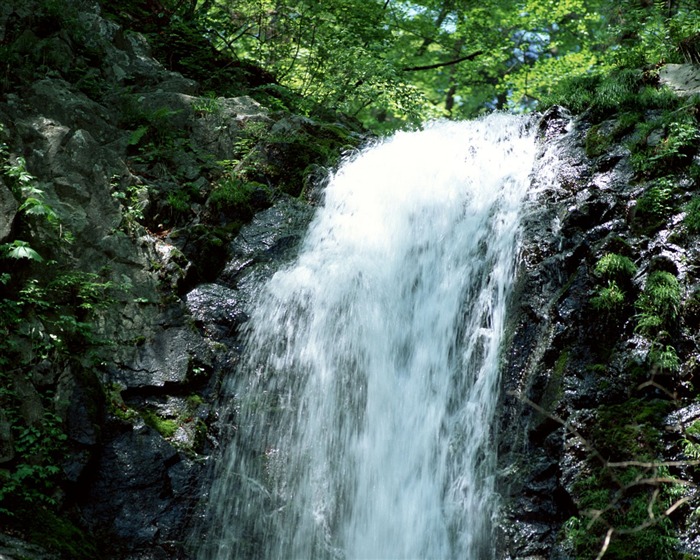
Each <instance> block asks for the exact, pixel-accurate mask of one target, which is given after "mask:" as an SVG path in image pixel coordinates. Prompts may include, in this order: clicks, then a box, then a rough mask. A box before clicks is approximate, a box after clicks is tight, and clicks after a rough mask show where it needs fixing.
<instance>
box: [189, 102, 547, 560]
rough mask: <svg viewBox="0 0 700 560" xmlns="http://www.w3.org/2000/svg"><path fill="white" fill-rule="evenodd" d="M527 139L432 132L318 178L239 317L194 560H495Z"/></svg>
mask: <svg viewBox="0 0 700 560" xmlns="http://www.w3.org/2000/svg"><path fill="white" fill-rule="evenodd" d="M531 128H533V127H531V126H529V124H528V120H527V119H524V118H520V117H513V116H508V115H501V114H495V115H491V116H489V117H486V118H483V119H480V120H477V121H473V122H465V123H436V124H432V125H429V126H427V127H426V129H425V130H422V131H419V132H402V133H398V134H396V135H395V136H393V137H392V138H389V139H387V140H385V141H382V142H380V143H377V145H375V146H372V147H370V148H368V149H366V150H365V151H363V152H362V153H360V154H358V155H357V156H355V157H353V158H351V159H350V160H349V161H347V162H345V164H344V165H342V166H341V167H340V168H339V170H338V171H337V172H336V173H335V174H334V175H333V177H331V180H330V183H329V185H328V187H327V189H326V191H325V201H324V205H323V207H321V208H319V210H318V212H317V214H316V216H315V218H314V220H313V222H312V223H311V225H310V228H309V231H308V234H307V236H306V239H305V241H304V243H303V246H302V247H301V250H300V254H299V256H298V258H297V260H296V261H295V262H294V263H293V264H292V265H290V266H288V267H287V268H285V269H284V270H282V271H280V272H278V273H277V274H275V275H274V276H273V277H272V279H271V280H270V281H269V282H268V283H267V284H266V285H265V286H264V287H263V288H261V293H260V296H259V298H258V301H257V303H256V305H255V307H254V309H253V310H252V311H251V318H250V320H249V322H248V324H247V327H248V332H247V338H246V343H245V351H244V353H245V360H244V365H243V366H242V367H240V368H238V369H237V371H235V372H233V373H232V378H231V380H230V387H229V391H230V395H231V396H230V403H229V405H230V410H229V415H228V417H227V418H228V420H227V422H228V423H229V428H230V431H231V442H230V443H229V445H228V447H227V449H226V450H225V452H224V453H223V454H222V456H221V457H220V458H219V463H218V470H217V473H216V476H215V481H214V483H213V486H212V488H211V491H210V494H209V511H208V513H207V521H206V523H207V528H206V530H203V531H201V534H200V543H199V546H198V548H199V558H200V559H201V560H213V559H216V560H224V559H233V558H235V559H248V558H250V559H253V558H256V559H257V558H261V559H280V560H287V559H300V560H311V559H339V560H340V559H343V560H362V559H368V560H369V559H378V560H379V559H381V560H385V559H432V558H435V559H452V558H454V559H485V558H490V557H492V555H493V544H492V542H491V536H492V535H491V533H492V522H493V516H494V515H495V513H496V511H497V503H498V499H497V496H496V494H495V489H494V468H495V448H494V447H495V446H494V439H495V433H494V413H495V406H496V402H497V399H498V387H499V360H500V345H501V341H502V338H503V331H504V321H505V309H506V302H507V299H508V295H509V290H510V286H511V284H512V282H513V275H514V267H515V260H516V254H517V240H518V231H519V214H520V210H521V206H522V205H523V200H524V198H525V194H526V191H527V187H528V183H529V174H530V171H531V169H532V165H533V160H534V156H535V142H534V139H533V134H532V131H531Z"/></svg>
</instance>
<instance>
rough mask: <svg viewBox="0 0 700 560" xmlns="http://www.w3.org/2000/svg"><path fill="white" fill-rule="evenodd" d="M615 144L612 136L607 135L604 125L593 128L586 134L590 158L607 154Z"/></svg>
mask: <svg viewBox="0 0 700 560" xmlns="http://www.w3.org/2000/svg"><path fill="white" fill-rule="evenodd" d="M612 144H613V138H612V137H611V135H610V134H606V133H605V132H604V131H603V129H602V125H600V124H598V125H595V126H592V127H591V128H590V129H589V130H588V133H587V134H586V144H585V147H586V155H587V156H588V157H589V158H595V157H598V156H601V155H603V154H604V153H605V152H607V151H608V150H609V149H610V147H611V146H612Z"/></svg>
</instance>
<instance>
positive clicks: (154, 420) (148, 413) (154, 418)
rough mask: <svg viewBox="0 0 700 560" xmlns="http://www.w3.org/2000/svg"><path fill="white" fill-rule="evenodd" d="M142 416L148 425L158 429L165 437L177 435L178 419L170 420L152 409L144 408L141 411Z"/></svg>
mask: <svg viewBox="0 0 700 560" xmlns="http://www.w3.org/2000/svg"><path fill="white" fill-rule="evenodd" d="M141 417H142V418H143V421H144V422H145V423H146V425H147V426H150V427H151V428H153V429H154V430H156V431H157V432H158V433H159V434H160V435H162V436H163V437H164V438H166V439H168V438H171V437H173V436H174V435H175V432H176V431H177V428H178V422H177V420H170V419H167V418H162V417H161V416H158V415H157V414H156V413H155V412H154V411H152V410H143V411H142V412H141Z"/></svg>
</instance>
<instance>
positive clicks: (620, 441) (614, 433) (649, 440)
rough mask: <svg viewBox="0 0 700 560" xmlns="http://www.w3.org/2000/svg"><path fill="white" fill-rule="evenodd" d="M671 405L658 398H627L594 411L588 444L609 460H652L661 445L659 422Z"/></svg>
mask: <svg viewBox="0 0 700 560" xmlns="http://www.w3.org/2000/svg"><path fill="white" fill-rule="evenodd" d="M670 406H671V404H670V403H669V402H668V401H665V400H661V399H653V400H644V399H638V398H634V399H629V400H628V401H626V402H624V403H621V404H616V405H604V406H601V407H599V408H598V409H597V410H596V420H597V421H596V424H595V426H594V427H593V429H592V430H591V443H592V445H593V446H594V447H595V448H596V449H597V450H598V452H599V453H600V454H601V455H602V456H603V457H606V458H609V459H611V460H620V461H624V460H630V459H635V460H644V459H650V460H653V459H655V458H656V457H657V455H658V452H659V451H660V446H661V445H662V441H661V433H660V432H659V430H658V429H657V428H656V426H658V425H660V424H661V421H662V420H663V416H664V414H666V413H667V412H668V410H669V408H670Z"/></svg>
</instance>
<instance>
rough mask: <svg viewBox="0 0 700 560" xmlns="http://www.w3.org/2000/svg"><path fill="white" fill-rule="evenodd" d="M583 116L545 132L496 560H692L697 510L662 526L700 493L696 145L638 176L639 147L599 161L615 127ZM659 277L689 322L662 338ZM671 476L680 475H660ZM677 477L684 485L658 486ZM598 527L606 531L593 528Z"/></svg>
mask: <svg viewBox="0 0 700 560" xmlns="http://www.w3.org/2000/svg"><path fill="white" fill-rule="evenodd" d="M648 115H649V118H654V117H655V115H654V114H653V113H648ZM586 117H587V115H584V116H583V118H577V119H573V118H572V117H571V116H570V115H568V114H567V113H566V111H564V110H562V109H560V108H557V107H555V108H553V109H551V110H550V111H548V113H547V114H545V115H544V117H543V119H542V121H541V124H540V134H541V140H542V141H543V142H542V147H541V153H540V157H539V163H538V169H537V170H536V172H535V174H534V177H535V178H536V179H535V184H534V185H533V191H532V198H533V200H532V204H531V205H529V206H528V207H526V208H525V209H524V221H525V225H524V232H525V233H524V244H523V248H522V261H521V266H520V270H519V285H518V289H517V295H516V297H515V298H514V300H513V306H512V311H511V326H510V332H511V339H510V343H509V345H508V347H507V349H506V355H505V364H506V365H505V369H504V393H503V397H502V399H503V400H502V411H503V413H502V416H501V426H500V430H501V433H502V434H507V435H506V436H505V437H502V438H501V443H500V459H499V461H500V472H499V478H500V484H501V487H502V490H503V492H504V494H505V495H506V496H507V498H506V501H505V505H504V511H503V513H504V516H503V518H502V520H501V523H500V525H499V535H500V536H499V539H500V547H501V552H500V553H499V558H503V559H513V560H514V559H527V560H534V559H545V558H551V559H554V558H556V559H568V558H581V557H589V555H590V557H591V558H593V557H596V556H597V555H598V553H600V551H601V550H603V547H604V546H608V549H607V550H606V554H607V556H611V557H614V558H617V557H624V555H623V556H618V555H617V554H622V553H621V552H620V551H624V550H627V551H628V552H630V551H632V550H634V551H637V553H638V554H640V555H641V554H650V555H651V556H654V557H664V558H675V557H680V555H681V554H682V553H683V552H686V553H689V554H693V555H695V554H697V553H698V550H697V544H696V543H697V540H698V539H697V534H696V533H697V529H696V527H695V524H694V523H693V522H692V521H691V520H690V519H689V517H688V515H689V514H690V513H691V511H692V509H683V508H682V507H681V508H679V509H677V510H675V509H674V511H675V513H673V514H669V515H671V520H670V524H669V520H668V519H666V518H665V517H664V516H663V512H664V511H665V510H666V509H667V508H669V507H671V506H672V505H673V504H674V503H675V502H676V501H677V500H679V499H682V496H685V498H686V499H688V500H690V502H691V503H692V502H693V500H694V499H695V497H694V493H693V492H690V493H688V492H687V491H686V490H683V488H684V486H683V485H684V484H686V483H689V484H691V485H692V484H694V483H695V482H696V477H697V475H696V474H695V473H694V471H693V470H692V468H689V467H688V466H687V465H690V464H692V462H693V460H694V458H693V455H692V449H693V447H692V445H694V444H691V446H690V448H689V447H687V445H686V444H683V443H682V442H683V441H686V442H687V441H689V440H690V441H693V436H689V435H688V430H689V429H690V427H691V426H692V425H693V423H694V422H696V421H697V420H698V418H699V417H698V412H697V407H696V406H695V405H690V406H688V404H689V401H690V400H691V399H692V396H693V394H694V393H693V391H692V383H693V379H694V376H695V375H696V371H697V368H696V366H695V361H696V358H695V356H697V351H698V347H697V340H696V339H697V337H696V335H695V328H694V327H693V326H692V325H694V324H695V322H696V319H695V317H696V311H695V307H696V306H695V303H694V302H695V286H696V285H697V282H698V273H697V269H698V262H699V261H698V260H697V258H698V253H697V250H696V237H695V235H696V234H695V233H693V231H695V230H692V228H691V227H690V226H688V225H686V223H685V222H684V216H685V215H686V213H687V212H688V211H689V207H688V205H687V201H688V200H692V197H693V196H694V193H695V192H696V189H697V188H698V184H697V179H693V177H692V168H693V165H696V163H695V164H694V163H693V161H695V162H697V157H698V156H697V155H696V154H695V152H694V150H695V148H696V147H697V143H694V144H693V146H694V147H693V148H691V151H690V152H689V153H688V155H687V161H686V162H685V163H684V165H681V166H679V167H675V168H674V167H673V166H668V167H666V168H665V169H658V172H657V170H655V171H653V172H646V173H642V172H640V171H639V169H640V164H637V168H636V169H635V163H634V162H633V159H634V156H633V153H631V151H630V149H629V148H628V147H626V146H634V145H635V139H634V138H631V136H628V137H627V138H626V139H620V140H618V141H616V142H610V143H609V144H608V147H607V148H606V149H605V150H595V149H593V148H592V140H593V139H598V137H597V135H598V134H601V131H608V132H603V133H602V134H611V132H610V131H613V130H619V122H618V120H617V119H618V118H619V116H617V115H613V116H611V117H610V118H609V119H608V120H606V121H603V122H599V121H593V122H592V121H591V120H590V119H588V118H586ZM636 141H637V144H636V145H637V146H638V149H640V150H645V149H649V146H656V145H658V140H657V139H655V138H654V137H653V134H650V135H649V137H648V138H646V139H644V140H642V142H641V144H640V142H639V139H638V138H636ZM693 158H695V159H693ZM689 170H691V171H689ZM650 175H651V177H650ZM654 175H656V176H657V177H658V175H662V176H663V178H661V179H659V178H654ZM664 181H666V182H665V183H664ZM659 182H661V184H667V185H669V187H670V189H669V191H667V192H666V195H667V196H668V198H667V199H666V202H665V204H667V206H665V210H664V211H663V212H660V213H659V214H658V215H657V216H655V217H654V218H653V219H652V218H650V216H649V215H648V214H646V213H645V212H643V204H645V202H644V198H645V196H650V194H649V193H652V195H653V196H656V195H657V194H658V191H656V190H654V189H655V188H657V186H658V184H659ZM684 204H685V206H684ZM640 206H641V208H640ZM674 209H675V211H674ZM657 218H658V219H657ZM650 222H651V223H650ZM611 254H612V255H617V256H620V257H623V256H624V257H625V258H628V259H629V263H630V265H631V266H632V267H633V268H632V270H630V271H629V276H628V277H626V278H624V279H620V277H616V278H612V276H604V273H602V272H601V270H602V269H601V266H600V264H599V263H600V262H601V261H602V260H603V258H604V257H605V256H606V255H611ZM625 262H627V261H625ZM632 263H633V264H632ZM655 272H664V273H666V272H667V273H669V274H670V277H671V278H676V279H677V282H678V284H677V285H678V292H677V294H678V297H679V300H680V301H679V302H678V313H677V315H675V314H674V316H673V319H672V320H670V321H668V322H667V324H666V325H665V326H664V330H663V331H661V330H654V329H650V328H647V327H645V326H644V324H642V323H641V316H642V314H643V313H644V312H645V307H644V301H648V300H644V298H643V294H645V293H647V289H648V288H647V286H648V285H649V283H650V278H651V277H652V276H653V274H654V273H655ZM612 282H615V285H616V286H617V284H618V283H619V286H618V287H620V292H621V293H622V294H623V296H622V297H623V299H620V300H619V307H618V306H617V305H618V304H613V303H612V302H611V301H609V300H605V301H604V300H603V299H600V298H602V296H601V294H602V293H603V290H604V289H605V288H606V286H607V287H609V286H611V285H612V284H611V283H612ZM596 298H599V299H596ZM606 305H607V306H606ZM659 350H661V351H663V352H668V357H669V359H668V361H665V362H664V361H662V360H661V359H660V358H659V356H658V354H657V353H656V352H659ZM691 431H692V429H691ZM684 438H686V439H684ZM688 438H689V439H688ZM684 445H686V447H685V448H684V447H683V446H684ZM664 462H670V464H674V462H677V463H678V464H677V466H676V467H670V470H669V469H668V468H666V470H664V467H663V466H661V465H662V464H663V463H664ZM665 477H666V478H668V479H669V480H670V479H675V480H678V481H679V482H678V483H677V484H675V483H674V482H673V480H671V481H670V482H669V481H668V480H667V481H666V483H661V482H659V480H661V479H664V478H665ZM638 481H644V482H638ZM645 484H646V485H647V486H645ZM654 489H656V490H657V491H658V494H654ZM671 489H673V490H671ZM673 492H675V494H673ZM671 494H673V497H671ZM596 508H598V509H597V510H596ZM634 508H639V512H640V513H637V514H634V515H637V517H634V515H633V513H632V512H633V511H636V510H635V509H634ZM596 511H598V513H597V514H596V513H595V512H596ZM648 511H653V512H654V513H655V517H654V518H652V517H651V516H650V515H649V514H648ZM610 512H614V515H615V516H616V517H613V514H612V513H610ZM595 515H601V516H602V519H604V521H603V520H601V521H598V522H597V524H596V523H590V524H589V522H590V521H591V519H592V516H595ZM611 518H613V519H615V520H617V521H616V522H617V525H615V522H612V523H611V522H610V521H609V520H610V519H611ZM608 523H609V524H608ZM645 523H648V526H647V527H646V531H647V532H646V533H645V531H643V530H642V529H643V527H641V526H642V525H643V524H645ZM672 527H673V529H672ZM608 529H610V530H611V533H610V535H611V539H610V542H609V544H608V545H605V544H604V543H605V536H606V532H607V531H608ZM676 531H678V532H676ZM640 535H644V537H640ZM678 535H680V539H678V540H676V539H677V536H678ZM667 538H668V540H666V539H667ZM644 539H647V540H646V541H645V540H644ZM616 547H617V548H616ZM674 550H675V551H674Z"/></svg>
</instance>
